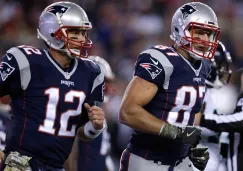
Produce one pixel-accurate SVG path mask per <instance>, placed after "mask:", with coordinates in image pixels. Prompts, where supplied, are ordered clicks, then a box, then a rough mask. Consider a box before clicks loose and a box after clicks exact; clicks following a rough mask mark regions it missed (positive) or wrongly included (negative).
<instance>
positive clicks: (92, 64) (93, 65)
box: [78, 58, 101, 73]
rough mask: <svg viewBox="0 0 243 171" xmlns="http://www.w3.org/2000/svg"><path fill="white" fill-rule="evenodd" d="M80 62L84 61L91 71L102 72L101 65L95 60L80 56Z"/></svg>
mask: <svg viewBox="0 0 243 171" xmlns="http://www.w3.org/2000/svg"><path fill="white" fill-rule="evenodd" d="M78 61H79V62H82V63H83V64H84V65H85V66H86V67H87V68H88V69H89V71H91V72H98V73H100V72H101V69H100V66H99V65H98V64H96V63H95V62H94V61H92V60H91V59H88V58H80V59H78Z"/></svg>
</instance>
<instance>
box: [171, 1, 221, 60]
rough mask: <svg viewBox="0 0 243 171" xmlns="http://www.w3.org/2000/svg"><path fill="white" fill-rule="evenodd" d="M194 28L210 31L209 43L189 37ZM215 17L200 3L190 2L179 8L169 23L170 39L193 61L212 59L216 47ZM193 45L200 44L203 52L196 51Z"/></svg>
mask: <svg viewBox="0 0 243 171" xmlns="http://www.w3.org/2000/svg"><path fill="white" fill-rule="evenodd" d="M195 28H201V29H205V30H210V32H211V33H210V35H209V41H204V40H199V39H197V38H194V37H193V35H191V33H190V31H191V30H192V33H193V29H195ZM219 33H220V28H219V27H218V21H217V16H216V15H215V13H214V11H213V10H212V9H211V8H210V7H209V6H207V5H206V4H203V3H201V2H190V3H187V4H184V5H183V6H181V7H179V8H178V9H177V10H176V12H175V14H174V16H173V18H172V23H171V35H170V37H171V39H172V40H174V41H175V43H176V44H177V46H179V47H181V48H182V49H184V50H186V51H187V52H188V53H189V54H190V56H191V57H193V58H195V59H202V58H206V59H212V58H213V57H214V53H215V51H216V49H217V46H218V36H219ZM193 43H195V44H201V45H202V46H203V47H204V49H205V51H204V52H202V51H199V50H196V49H195V48H194V47H193V45H192V44H193Z"/></svg>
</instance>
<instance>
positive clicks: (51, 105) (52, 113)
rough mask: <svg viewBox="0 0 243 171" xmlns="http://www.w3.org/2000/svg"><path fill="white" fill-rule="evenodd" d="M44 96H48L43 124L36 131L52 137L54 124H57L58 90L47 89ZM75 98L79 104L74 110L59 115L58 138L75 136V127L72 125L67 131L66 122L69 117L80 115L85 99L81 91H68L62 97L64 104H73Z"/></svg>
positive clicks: (54, 130)
mask: <svg viewBox="0 0 243 171" xmlns="http://www.w3.org/2000/svg"><path fill="white" fill-rule="evenodd" d="M45 95H48V97H49V100H48V102H47V106H46V116H45V120H44V122H43V124H42V125H40V126H39V129H38V131H40V132H44V133H47V134H52V135H54V134H55V132H56V129H55V122H57V121H56V115H57V106H58V102H59V99H60V98H59V89H58V88H53V87H52V88H49V89H47V90H46V91H45ZM75 97H76V98H79V104H78V106H77V108H76V110H67V111H66V112H64V113H62V114H61V117H60V129H59V132H58V136H69V137H74V136H75V129H76V125H72V127H71V130H67V127H68V121H69V118H70V117H74V116H77V115H79V114H81V110H82V104H83V102H84V99H85V94H84V92H82V91H74V90H70V91H69V92H68V93H66V94H65V97H64V98H65V102H67V103H73V100H74V98H75Z"/></svg>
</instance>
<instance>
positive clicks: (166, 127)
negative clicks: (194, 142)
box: [159, 123, 178, 139]
mask: <svg viewBox="0 0 243 171" xmlns="http://www.w3.org/2000/svg"><path fill="white" fill-rule="evenodd" d="M177 133H178V127H177V126H174V125H171V124H169V123H164V124H163V126H162V127H161V129H160V132H159V136H161V137H165V138H169V139H176V137H177Z"/></svg>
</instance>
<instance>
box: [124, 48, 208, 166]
mask: <svg viewBox="0 0 243 171" xmlns="http://www.w3.org/2000/svg"><path fill="white" fill-rule="evenodd" d="M209 72H210V62H209V61H207V60H201V62H200V65H198V66H197V67H196V66H192V64H191V63H190V62H189V61H187V60H186V59H185V58H184V57H183V56H182V55H180V54H179V52H177V51H176V50H175V48H174V47H173V46H172V47H166V46H162V45H158V46H154V47H152V48H150V49H148V50H145V51H144V52H142V53H141V54H140V55H139V57H138V58H137V61H136V64H135V72H134V76H138V77H141V78H143V79H144V80H147V81H149V82H151V83H153V84H155V85H157V87H158V91H157V93H156V95H155V96H154V98H153V99H152V100H151V101H150V102H149V103H148V104H147V105H146V106H144V109H146V110H147V111H148V112H150V113H151V114H152V115H154V116H155V117H156V118H158V119H161V120H163V121H165V122H168V123H170V124H172V125H176V126H180V127H184V126H187V125H193V123H194V117H195V114H196V113H198V112H199V111H200V109H201V106H202V102H203V97H204V92H205V79H206V77H207V75H208V73H209ZM128 149H129V150H130V151H131V152H132V153H134V154H137V155H139V156H141V157H144V158H146V159H148V160H149V159H152V160H159V161H163V163H167V164H171V163H173V162H175V161H177V160H179V159H181V158H183V157H185V156H186V155H187V152H188V147H187V146H186V145H182V144H179V143H177V142H175V141H173V140H169V139H165V138H163V137H159V136H157V135H151V134H145V133H142V132H138V131H136V130H135V131H134V133H133V135H132V137H131V139H130V143H129V145H128Z"/></svg>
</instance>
